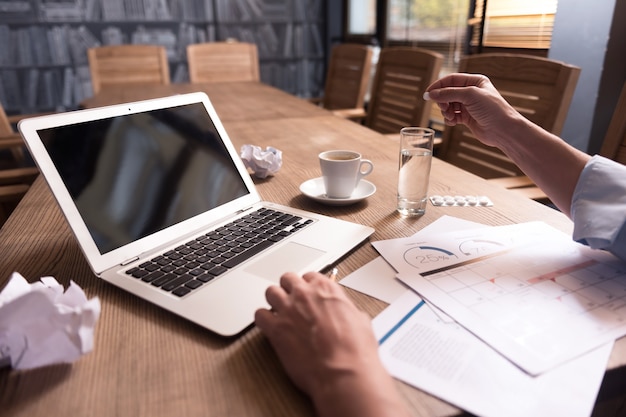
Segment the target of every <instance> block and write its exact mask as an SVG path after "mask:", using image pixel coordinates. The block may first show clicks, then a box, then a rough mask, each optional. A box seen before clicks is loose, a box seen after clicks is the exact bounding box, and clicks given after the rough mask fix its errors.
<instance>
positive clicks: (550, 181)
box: [494, 115, 590, 216]
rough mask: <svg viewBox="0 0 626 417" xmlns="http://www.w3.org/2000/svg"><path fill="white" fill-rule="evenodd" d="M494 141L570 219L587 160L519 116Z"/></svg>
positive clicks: (588, 157)
mask: <svg viewBox="0 0 626 417" xmlns="http://www.w3.org/2000/svg"><path fill="white" fill-rule="evenodd" d="M494 140H496V141H497V146H498V147H499V148H500V149H501V150H502V151H503V152H504V153H505V154H506V155H507V156H509V158H511V159H512V160H513V162H515V164H517V166H518V167H519V168H520V169H521V170H522V171H523V172H524V173H525V174H526V175H528V177H529V178H531V179H532V180H533V181H534V182H535V184H537V185H538V186H539V187H540V188H541V189H542V190H543V191H544V192H545V193H546V194H547V195H548V197H550V199H551V200H552V202H553V203H554V204H555V205H556V206H557V207H558V208H559V209H560V210H561V211H563V212H564V213H565V214H567V215H568V216H569V215H570V207H571V203H572V195H573V193H574V189H575V187H576V183H577V182H578V178H579V177H580V173H581V172H582V170H583V168H584V166H585V164H586V163H587V161H588V160H589V159H590V156H589V155H587V154H586V153H584V152H581V151H579V150H577V149H576V148H574V147H572V146H570V145H568V144H567V143H566V142H565V141H563V140H562V139H561V138H559V137H558V136H555V135H553V134H551V133H549V132H546V131H545V130H543V129H542V128H540V127H539V126H537V125H535V124H534V123H531V122H530V121H528V120H527V119H526V118H524V117H523V116H521V115H520V116H519V117H517V118H514V119H513V120H511V121H510V122H508V123H507V129H506V131H503V132H500V136H499V137H498V138H496V139H494Z"/></svg>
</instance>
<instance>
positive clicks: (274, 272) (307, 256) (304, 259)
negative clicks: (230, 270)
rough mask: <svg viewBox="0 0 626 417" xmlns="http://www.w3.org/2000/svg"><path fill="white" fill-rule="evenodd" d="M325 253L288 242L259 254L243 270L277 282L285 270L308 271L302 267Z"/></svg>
mask: <svg viewBox="0 0 626 417" xmlns="http://www.w3.org/2000/svg"><path fill="white" fill-rule="evenodd" d="M325 253H326V252H324V251H321V250H319V249H314V248H311V247H309V246H304V245H300V244H298V243H294V242H289V243H287V244H286V245H283V246H282V247H281V248H280V249H278V250H276V251H274V252H271V253H269V254H263V255H261V257H260V258H259V259H258V260H256V261H254V262H252V263H251V264H250V265H248V266H246V268H245V271H246V272H248V273H250V274H252V275H256V276H259V277H261V278H265V279H268V280H270V281H273V282H275V283H276V284H278V282H279V281H280V276H281V275H282V274H284V273H285V272H298V273H304V272H308V271H306V270H303V268H306V267H307V266H308V265H310V264H311V263H312V262H313V261H314V260H316V259H317V258H319V257H320V256H322V255H324V254H325Z"/></svg>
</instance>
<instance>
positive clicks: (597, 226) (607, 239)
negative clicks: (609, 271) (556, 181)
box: [571, 155, 626, 260]
mask: <svg viewBox="0 0 626 417" xmlns="http://www.w3.org/2000/svg"><path fill="white" fill-rule="evenodd" d="M571 214H572V220H573V221H574V236H573V238H574V240H576V241H578V242H581V243H584V244H587V245H589V246H590V247H591V248H594V249H605V250H608V251H610V252H611V253H613V254H614V255H615V256H618V257H619V258H621V259H623V260H626V165H622V164H620V163H617V162H615V161H612V160H610V159H607V158H604V157H602V156H599V155H595V156H594V157H592V158H591V160H589V162H587V165H585V168H584V169H583V171H582V173H581V174H580V178H579V179H578V183H577V184H576V189H575V190H574V195H573V196H572V207H571Z"/></svg>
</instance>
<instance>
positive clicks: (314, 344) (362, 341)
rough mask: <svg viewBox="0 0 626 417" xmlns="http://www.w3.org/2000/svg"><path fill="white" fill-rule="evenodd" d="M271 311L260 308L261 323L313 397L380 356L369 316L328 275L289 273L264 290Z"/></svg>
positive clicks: (284, 361)
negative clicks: (334, 381)
mask: <svg viewBox="0 0 626 417" xmlns="http://www.w3.org/2000/svg"><path fill="white" fill-rule="evenodd" d="M266 297H267V301H268V302H269V304H270V306H271V307H272V311H270V310H266V309H261V310H258V311H257V312H256V315H255V320H256V324H257V326H258V327H259V328H260V329H261V330H262V331H263V332H264V333H265V335H266V336H267V338H268V339H269V341H270V343H271V344H272V346H273V347H274V350H275V351H276V353H277V355H278V357H279V358H280V360H281V362H282V364H283V366H284V368H285V370H286V371H287V373H288V375H289V376H290V378H291V379H292V380H293V382H294V383H295V384H296V385H297V386H298V387H299V388H300V389H301V390H303V391H304V392H306V393H308V394H309V395H311V396H315V395H316V393H318V392H319V391H320V390H322V389H323V388H324V385H326V384H329V383H331V382H332V380H333V379H334V378H335V377H337V376H339V374H341V373H344V372H346V371H349V372H362V370H364V369H367V367H368V362H369V361H378V344H377V342H376V339H375V337H374V334H373V331H372V328H371V323H370V319H369V317H368V316H367V315H366V314H365V313H363V312H361V311H360V310H358V309H357V307H356V306H355V305H354V304H353V303H352V302H351V301H350V300H349V299H348V297H347V296H346V294H345V292H344V291H343V289H342V288H341V287H340V286H339V285H338V284H337V283H335V282H334V281H332V280H330V279H328V277H326V276H325V275H322V274H320V273H317V272H309V273H307V274H304V276H302V277H300V276H298V275H296V274H294V273H286V274H284V275H283V276H282V277H281V279H280V287H277V286H272V287H270V288H268V290H267V292H266Z"/></svg>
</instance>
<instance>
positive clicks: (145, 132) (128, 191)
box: [38, 103, 249, 254]
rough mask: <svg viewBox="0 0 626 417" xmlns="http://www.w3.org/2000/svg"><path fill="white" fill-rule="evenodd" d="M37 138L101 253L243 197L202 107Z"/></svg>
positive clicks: (127, 118) (47, 133)
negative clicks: (42, 144) (44, 148)
mask: <svg viewBox="0 0 626 417" xmlns="http://www.w3.org/2000/svg"><path fill="white" fill-rule="evenodd" d="M38 133H39V136H40V138H41V140H42V142H43V143H44V146H45V147H46V150H47V151H48V153H49V155H50V158H51V159H52V162H53V163H54V165H55V166H56V168H57V170H58V171H59V174H60V176H61V178H62V179H63V182H64V183H65V185H66V187H67V189H68V191H69V193H70V195H71V197H72V199H73V200H74V202H75V204H76V207H77V209H78V211H79V212H80V215H81V216H82V218H83V221H84V222H85V224H86V226H87V228H88V230H89V233H90V234H91V236H92V238H93V240H94V241H95V243H96V246H97V247H98V250H99V251H100V252H101V253H103V254H104V253H106V252H109V251H111V250H114V249H116V248H119V247H121V246H123V245H125V244H127V243H130V242H132V241H135V240H137V239H140V238H142V237H146V236H148V235H150V234H152V233H155V232H158V231H160V230H163V229H164V228H167V227H168V226H171V225H174V224H176V223H179V222H181V221H184V220H187V219H189V218H191V217H193V216H196V215H198V214H201V213H203V212H205V211H207V210H211V209H213V208H215V207H218V206H220V205H222V204H225V203H228V202H230V201H232V200H233V199H236V198H239V197H241V196H243V195H245V194H248V192H249V191H248V189H247V187H246V185H245V183H244V181H243V180H242V178H241V176H240V175H239V173H238V171H237V168H236V166H235V165H234V164H233V161H232V159H231V157H230V156H229V153H228V151H227V149H226V148H225V147H224V144H223V143H222V141H221V139H220V137H219V134H218V133H217V130H216V129H215V125H214V124H213V122H212V121H211V119H210V116H209V114H208V113H207V111H206V108H205V107H204V105H203V104H202V103H193V104H187V105H182V106H178V107H171V108H166V109H158V110H152V111H149V112H142V113H135V114H129V115H124V116H118V117H113V118H107V119H101V120H94V121H90V122H85V123H77V124H72V125H68V126H61V127H55V128H50V129H42V130H39V131H38Z"/></svg>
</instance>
